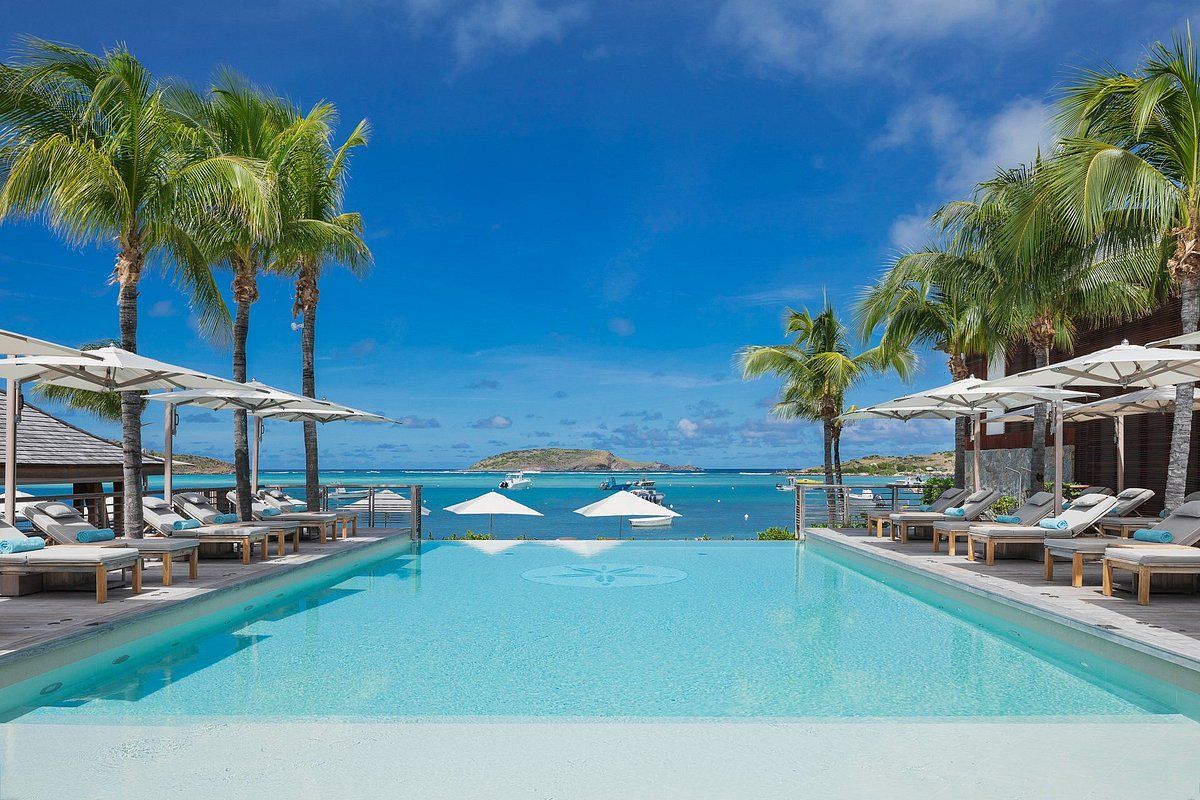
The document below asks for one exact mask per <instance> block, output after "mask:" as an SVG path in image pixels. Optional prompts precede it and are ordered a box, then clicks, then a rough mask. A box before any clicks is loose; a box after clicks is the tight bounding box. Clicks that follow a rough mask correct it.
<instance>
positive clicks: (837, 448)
mask: <svg viewBox="0 0 1200 800" xmlns="http://www.w3.org/2000/svg"><path fill="white" fill-rule="evenodd" d="M833 479H834V480H835V481H837V483H838V484H839V485H840V484H841V483H842V427H841V426H840V425H838V426H836V427H834V429H833Z"/></svg>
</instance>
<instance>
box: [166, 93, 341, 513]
mask: <svg viewBox="0 0 1200 800" xmlns="http://www.w3.org/2000/svg"><path fill="white" fill-rule="evenodd" d="M168 101H169V105H170V107H171V109H172V111H173V112H174V113H175V114H176V115H177V116H178V118H179V119H180V120H182V121H183V122H184V123H185V124H187V125H189V126H190V127H192V128H194V129H195V131H196V132H197V134H198V135H199V137H200V138H201V139H202V140H203V141H204V142H205V143H206V146H207V147H208V148H209V150H210V151H211V152H213V153H230V154H233V155H235V156H238V157H240V158H244V159H248V160H253V161H255V162H256V163H260V164H262V165H263V182H264V185H265V186H267V187H268V189H269V191H270V192H271V194H272V207H273V208H274V209H276V210H277V211H278V212H279V213H280V215H281V218H280V220H279V222H278V225H273V226H271V227H268V228H262V227H259V226H256V225H254V224H252V223H251V221H250V220H249V219H248V218H247V217H246V216H245V215H244V214H240V213H236V209H235V210H234V212H235V213H229V214H223V215H217V214H214V215H211V216H209V217H206V218H204V219H203V220H201V221H200V224H199V226H198V231H197V237H196V238H198V239H200V240H201V241H203V242H204V243H205V247H206V253H207V255H208V258H209V260H210V262H212V263H213V264H214V265H222V266H225V267H228V268H229V269H230V270H231V271H232V272H233V283H232V287H231V289H232V294H233V299H234V304H235V309H236V311H235V314H234V321H233V378H234V380H237V381H242V382H244V381H246V380H247V379H248V378H249V375H248V370H247V360H246V343H247V339H248V337H249V333H250V310H251V307H252V306H253V304H254V303H255V302H257V301H258V296H259V291H258V277H259V274H260V273H261V272H262V271H263V270H264V269H265V268H268V267H269V266H270V264H271V261H270V259H271V258H272V253H273V251H274V249H275V248H277V247H279V246H280V243H281V241H282V237H283V236H284V235H285V234H286V233H287V232H288V231H289V228H288V222H289V221H288V220H287V219H283V218H282V215H283V214H285V213H286V212H287V211H288V210H289V209H291V208H292V204H290V203H288V202H285V200H284V198H283V197H282V196H281V192H283V191H286V190H287V188H288V187H289V186H290V185H291V181H289V180H288V179H287V177H286V176H287V174H288V172H289V171H291V170H294V169H298V168H301V167H303V163H302V159H303V158H304V157H306V155H307V148H308V147H310V146H311V145H306V144H305V142H306V141H308V140H312V141H322V140H323V139H324V138H325V137H326V136H327V135H328V128H327V123H328V121H329V119H331V118H332V116H333V108H332V106H330V105H329V104H327V103H320V104H318V105H317V106H315V107H314V108H313V109H312V111H311V112H310V113H309V114H308V115H307V116H301V115H300V114H299V113H297V111H296V110H295V109H294V108H293V107H292V106H291V105H290V104H289V103H287V102H286V101H284V100H282V99H280V98H278V97H277V96H275V95H274V94H272V93H270V92H268V91H265V90H262V89H259V88H257V87H255V86H253V85H251V84H250V83H248V82H247V81H246V80H245V79H243V78H241V77H240V76H238V75H236V74H234V73H232V72H229V71H222V72H221V73H219V74H218V76H217V79H216V80H215V81H214V83H213V86H212V88H211V90H210V92H209V93H208V94H207V95H201V94H198V93H196V92H194V91H192V90H190V89H188V88H187V87H183V86H175V87H172V89H171V90H170V92H169V93H168ZM233 463H234V477H235V491H236V493H237V507H238V509H239V511H240V513H241V515H242V518H243V519H244V520H247V521H248V520H249V519H250V518H251V517H250V511H251V496H250V441H249V425H248V420H247V415H246V412H245V411H244V410H240V409H237V410H234V412H233Z"/></svg>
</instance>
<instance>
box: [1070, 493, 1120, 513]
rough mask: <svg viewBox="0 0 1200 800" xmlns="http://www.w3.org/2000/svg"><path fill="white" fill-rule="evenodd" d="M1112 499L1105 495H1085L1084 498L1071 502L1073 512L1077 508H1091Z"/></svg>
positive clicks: (1077, 498)
mask: <svg viewBox="0 0 1200 800" xmlns="http://www.w3.org/2000/svg"><path fill="white" fill-rule="evenodd" d="M1111 499H1112V498H1111V497H1109V496H1108V495H1105V494H1085V495H1083V496H1082V497H1076V498H1075V499H1074V500H1072V501H1071V508H1072V510H1074V509H1076V508H1091V507H1092V506H1094V505H1096V504H1098V503H1102V502H1104V501H1105V500H1111Z"/></svg>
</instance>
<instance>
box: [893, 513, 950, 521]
mask: <svg viewBox="0 0 1200 800" xmlns="http://www.w3.org/2000/svg"><path fill="white" fill-rule="evenodd" d="M890 517H891V519H892V520H893V521H895V522H921V521H925V520H928V521H931V522H932V521H936V520H943V519H945V518H946V515H945V514H939V513H938V512H936V511H904V512H900V513H896V514H891V515H890Z"/></svg>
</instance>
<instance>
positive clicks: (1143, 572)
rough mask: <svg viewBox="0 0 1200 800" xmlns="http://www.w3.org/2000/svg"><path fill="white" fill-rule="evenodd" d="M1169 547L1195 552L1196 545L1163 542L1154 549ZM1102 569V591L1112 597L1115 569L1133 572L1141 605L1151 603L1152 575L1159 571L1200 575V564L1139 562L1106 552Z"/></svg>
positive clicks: (1138, 602)
mask: <svg viewBox="0 0 1200 800" xmlns="http://www.w3.org/2000/svg"><path fill="white" fill-rule="evenodd" d="M1159 548H1168V549H1171V550H1188V551H1192V552H1194V551H1195V550H1196V548H1195V547H1193V546H1191V545H1183V544H1161V545H1155V546H1154V549H1155V550H1158V549H1159ZM1100 563H1101V569H1102V573H1101V575H1102V581H1103V583H1102V591H1103V592H1104V596H1105V597H1112V593H1113V571H1114V570H1124V571H1125V572H1132V573H1133V575H1134V581H1135V582H1136V583H1137V604H1138V605H1139V606H1148V605H1150V576H1151V575H1154V574H1155V573H1158V574H1159V575H1200V564H1137V563H1135V562H1133V561H1129V560H1126V559H1122V558H1121V557H1120V556H1118V555H1113V554H1111V553H1105V554H1104V559H1103V560H1102V561H1101V562H1100Z"/></svg>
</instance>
